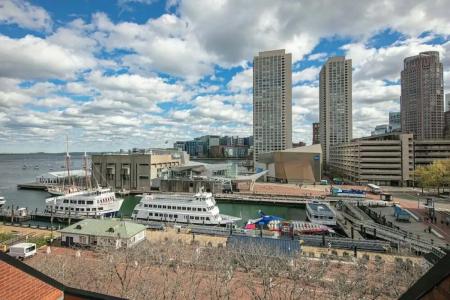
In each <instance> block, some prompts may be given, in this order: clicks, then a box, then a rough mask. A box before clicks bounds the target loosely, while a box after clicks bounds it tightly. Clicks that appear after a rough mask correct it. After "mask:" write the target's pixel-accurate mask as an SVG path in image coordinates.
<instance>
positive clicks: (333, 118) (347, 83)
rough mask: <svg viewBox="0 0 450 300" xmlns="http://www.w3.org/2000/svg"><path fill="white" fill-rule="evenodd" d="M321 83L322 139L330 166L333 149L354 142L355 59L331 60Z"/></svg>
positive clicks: (325, 155) (321, 74)
mask: <svg viewBox="0 0 450 300" xmlns="http://www.w3.org/2000/svg"><path fill="white" fill-rule="evenodd" d="M319 80H320V83H319V86H320V88H319V100H320V101H319V123H320V130H319V131H320V134H319V136H320V137H319V138H320V144H321V145H322V151H323V156H324V162H325V166H326V164H327V161H328V159H329V157H330V146H331V145H334V144H340V143H347V142H349V141H350V140H351V139H352V60H351V59H345V57H343V56H336V57H331V58H330V59H328V61H327V62H326V63H325V64H324V65H323V66H322V69H321V70H320V79H319Z"/></svg>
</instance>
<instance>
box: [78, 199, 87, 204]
mask: <svg viewBox="0 0 450 300" xmlns="http://www.w3.org/2000/svg"><path fill="white" fill-rule="evenodd" d="M78 204H86V202H85V201H84V200H78Z"/></svg>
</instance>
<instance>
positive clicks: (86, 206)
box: [45, 188, 123, 217]
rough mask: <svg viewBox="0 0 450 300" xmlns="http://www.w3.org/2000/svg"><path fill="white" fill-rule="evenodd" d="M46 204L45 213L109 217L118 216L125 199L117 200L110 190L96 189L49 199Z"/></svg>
mask: <svg viewBox="0 0 450 300" xmlns="http://www.w3.org/2000/svg"><path fill="white" fill-rule="evenodd" d="M45 202H46V208H45V211H46V212H48V213H50V212H52V211H53V213H54V214H55V215H68V214H71V215H74V216H87V217H99V216H105V217H109V216H115V215H116V214H117V212H118V211H119V210H120V207H121V206H122V203H123V199H120V198H116V195H115V193H114V192H113V191H111V189H109V188H96V189H90V190H85V191H80V192H75V193H69V194H65V195H62V196H58V197H52V198H48V199H46V200H45Z"/></svg>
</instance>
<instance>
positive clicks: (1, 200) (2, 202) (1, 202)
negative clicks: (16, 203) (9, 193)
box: [0, 196, 6, 208]
mask: <svg viewBox="0 0 450 300" xmlns="http://www.w3.org/2000/svg"><path fill="white" fill-rule="evenodd" d="M5 203H6V200H5V197H3V196H0V208H2V207H3V206H4V205H5Z"/></svg>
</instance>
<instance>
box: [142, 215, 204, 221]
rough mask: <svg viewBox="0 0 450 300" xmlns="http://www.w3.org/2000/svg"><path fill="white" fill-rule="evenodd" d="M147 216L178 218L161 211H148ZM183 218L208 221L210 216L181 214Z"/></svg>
mask: <svg viewBox="0 0 450 300" xmlns="http://www.w3.org/2000/svg"><path fill="white" fill-rule="evenodd" d="M148 216H149V217H160V218H169V219H178V215H172V214H163V213H149V214H148ZM182 217H183V218H184V219H185V220H188V219H189V220H197V221H209V220H211V219H210V217H198V216H182Z"/></svg>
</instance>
